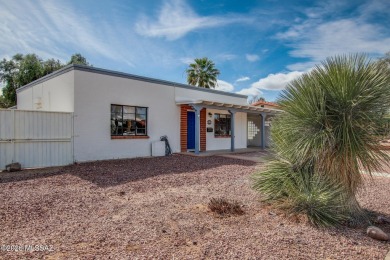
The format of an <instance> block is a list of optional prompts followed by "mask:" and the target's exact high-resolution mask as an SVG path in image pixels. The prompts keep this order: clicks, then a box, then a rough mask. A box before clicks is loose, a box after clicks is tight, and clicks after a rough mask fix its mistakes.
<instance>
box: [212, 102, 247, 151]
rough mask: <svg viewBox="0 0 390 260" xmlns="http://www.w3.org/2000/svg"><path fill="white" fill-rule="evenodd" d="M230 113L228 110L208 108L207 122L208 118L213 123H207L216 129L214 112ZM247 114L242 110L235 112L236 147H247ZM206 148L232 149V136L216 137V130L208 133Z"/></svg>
mask: <svg viewBox="0 0 390 260" xmlns="http://www.w3.org/2000/svg"><path fill="white" fill-rule="evenodd" d="M209 113H211V114H212V116H211V117H209V115H208V114H209ZM215 113H217V114H229V112H228V111H227V110H216V109H207V111H206V117H207V118H206V122H205V123H206V124H207V121H208V120H211V125H207V127H212V128H213V130H215V127H214V114H215ZM246 121H247V114H246V113H242V112H237V113H236V114H235V121H234V131H235V139H234V146H235V149H241V148H246V147H247V144H246V143H247V130H246V124H247V122H246ZM206 140H207V141H206V150H208V151H209V150H222V149H230V145H231V139H230V137H215V136H214V131H213V132H208V133H206Z"/></svg>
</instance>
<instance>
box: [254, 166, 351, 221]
mask: <svg viewBox="0 0 390 260" xmlns="http://www.w3.org/2000/svg"><path fill="white" fill-rule="evenodd" d="M252 178H253V188H254V189H255V190H257V191H259V192H260V193H261V194H262V195H263V196H264V199H265V200H266V201H269V202H271V203H272V204H273V205H274V206H276V207H278V208H281V209H283V210H286V211H287V213H289V214H292V215H300V214H304V215H306V216H307V218H308V220H309V222H310V223H311V224H313V225H315V226H335V225H339V224H342V223H343V222H345V221H346V220H348V219H349V217H350V212H349V211H348V210H347V209H348V200H347V198H348V196H347V195H346V192H345V189H344V188H343V187H342V186H341V185H340V184H337V183H335V182H332V181H331V180H330V179H329V178H327V177H325V176H321V175H319V174H313V172H311V170H310V167H305V168H304V169H303V170H297V169H294V166H293V165H292V164H290V163H289V162H288V161H282V160H272V161H270V162H269V163H268V165H267V168H266V170H265V171H263V172H259V173H257V174H254V175H253V176H252Z"/></svg>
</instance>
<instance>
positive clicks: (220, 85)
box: [215, 79, 234, 92]
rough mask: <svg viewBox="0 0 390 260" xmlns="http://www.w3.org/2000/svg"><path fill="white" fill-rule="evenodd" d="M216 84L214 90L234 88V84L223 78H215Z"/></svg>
mask: <svg viewBox="0 0 390 260" xmlns="http://www.w3.org/2000/svg"><path fill="white" fill-rule="evenodd" d="M217 83H218V85H217V86H216V87H215V89H216V90H221V91H226V92H232V91H233V90H234V86H233V85H232V84H230V83H229V82H226V81H223V80H220V79H219V80H217Z"/></svg>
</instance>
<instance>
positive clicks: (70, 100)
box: [17, 71, 74, 112]
mask: <svg viewBox="0 0 390 260" xmlns="http://www.w3.org/2000/svg"><path fill="white" fill-rule="evenodd" d="M73 81H74V71H68V72H66V73H64V74H61V75H59V76H57V77H54V78H51V79H48V80H47V81H45V82H42V83H39V84H37V85H34V86H32V87H28V88H25V89H22V90H21V91H19V92H18V93H17V107H18V109H23V110H42V111H62V112H73V108H74V82H73Z"/></svg>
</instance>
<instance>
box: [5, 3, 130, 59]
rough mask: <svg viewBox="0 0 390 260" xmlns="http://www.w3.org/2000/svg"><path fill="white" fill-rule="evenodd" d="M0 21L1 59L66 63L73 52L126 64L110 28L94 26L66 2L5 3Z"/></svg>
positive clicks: (91, 21)
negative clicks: (31, 57) (24, 56)
mask: <svg viewBox="0 0 390 260" xmlns="http://www.w3.org/2000/svg"><path fill="white" fill-rule="evenodd" d="M26 14H28V15H26ZM0 17H2V23H1V26H0V35H1V37H0V50H1V52H0V55H7V54H9V53H18V52H22V53H36V54H37V55H39V56H40V57H42V58H53V57H54V58H59V59H61V60H62V61H66V60H68V59H69V58H70V57H69V54H67V53H66V52H65V50H66V49H74V50H77V51H78V52H82V53H83V55H85V56H88V55H86V54H85V53H87V54H90V55H94V56H104V57H105V58H109V59H113V60H119V61H122V62H125V63H127V64H129V61H128V60H127V59H125V58H124V57H123V52H121V50H120V49H118V48H117V45H116V44H115V43H116V42H115V41H116V40H115V38H112V37H111V35H110V31H112V26H111V27H109V28H108V26H105V24H104V22H101V23H99V26H97V25H96V23H97V21H94V20H91V19H89V18H87V17H86V16H83V15H81V14H80V13H78V12H77V10H76V9H73V8H72V7H71V6H70V5H68V3H67V2H61V3H60V2H56V3H54V2H52V1H34V2H30V1H27V2H24V3H23V4H20V3H19V2H16V1H6V2H2V8H1V9H0ZM107 29H109V31H107ZM108 35H109V37H108Z"/></svg>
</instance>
